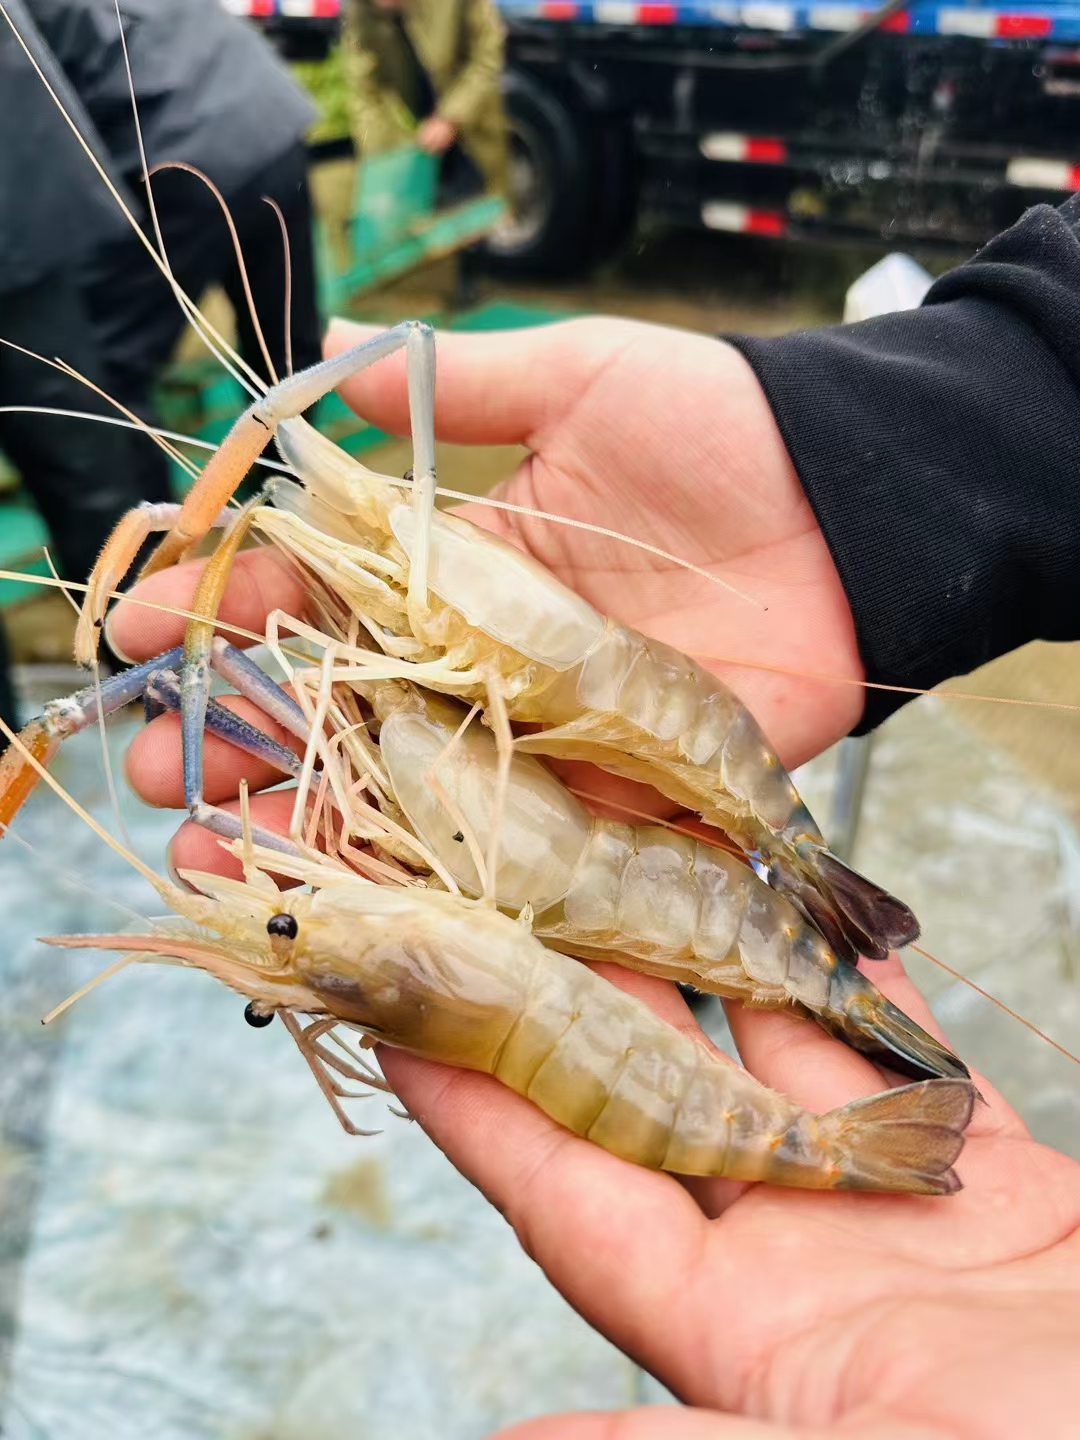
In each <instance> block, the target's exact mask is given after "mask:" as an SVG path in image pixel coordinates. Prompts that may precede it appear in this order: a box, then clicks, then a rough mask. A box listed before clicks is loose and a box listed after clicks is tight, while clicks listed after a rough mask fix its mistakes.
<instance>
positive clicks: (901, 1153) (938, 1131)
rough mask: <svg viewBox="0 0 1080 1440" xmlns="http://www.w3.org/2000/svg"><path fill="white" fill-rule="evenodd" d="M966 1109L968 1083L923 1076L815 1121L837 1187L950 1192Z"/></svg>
mask: <svg viewBox="0 0 1080 1440" xmlns="http://www.w3.org/2000/svg"><path fill="white" fill-rule="evenodd" d="M974 1106H975V1087H974V1086H973V1085H972V1083H971V1081H970V1080H961V1079H955V1080H923V1081H920V1082H919V1083H917V1084H915V1085H905V1086H903V1087H902V1088H901V1089H899V1090H888V1091H886V1092H885V1094H883V1095H871V1096H870V1097H869V1098H868V1099H866V1100H856V1101H853V1102H852V1103H851V1104H850V1105H845V1106H843V1107H842V1108H841V1109H839V1110H833V1111H830V1113H829V1114H828V1115H825V1116H823V1117H822V1119H821V1121H820V1124H821V1127H822V1132H823V1135H824V1136H825V1138H826V1140H827V1143H829V1144H830V1145H831V1147H832V1148H833V1150H834V1153H835V1154H836V1157H837V1162H838V1164H839V1165H840V1167H841V1176H840V1179H839V1182H838V1187H837V1188H839V1189H842V1190H878V1191H892V1192H894V1193H897V1194H907V1195H955V1194H956V1192H957V1191H958V1190H960V1189H962V1188H963V1187H962V1184H961V1181H960V1178H959V1176H958V1175H957V1174H956V1171H955V1170H954V1169H953V1163H954V1162H955V1160H956V1159H957V1157H958V1156H959V1154H960V1151H961V1150H962V1149H963V1146H964V1130H965V1129H966V1128H967V1125H968V1122H969V1121H970V1120H971V1114H972V1110H973V1109H974Z"/></svg>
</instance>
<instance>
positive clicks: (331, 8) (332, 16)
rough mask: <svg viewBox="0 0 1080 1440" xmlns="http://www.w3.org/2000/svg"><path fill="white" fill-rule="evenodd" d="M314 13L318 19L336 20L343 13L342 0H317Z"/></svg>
mask: <svg viewBox="0 0 1080 1440" xmlns="http://www.w3.org/2000/svg"><path fill="white" fill-rule="evenodd" d="M314 13H315V18H316V19H317V20H336V19H337V17H338V16H339V15H340V14H341V0H315V6H314Z"/></svg>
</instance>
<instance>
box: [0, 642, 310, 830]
mask: <svg viewBox="0 0 1080 1440" xmlns="http://www.w3.org/2000/svg"><path fill="white" fill-rule="evenodd" d="M182 659H183V648H182V646H179V645H177V646H176V647H175V648H174V649H172V650H166V651H165V652H164V654H162V655H156V656H154V657H153V658H152V659H150V660H146V661H144V662H143V663H142V664H141V665H133V666H131V668H130V669H128V670H124V671H122V672H121V673H120V674H119V675H112V676H109V677H108V678H107V679H105V680H102V681H101V684H100V686H98V685H88V686H86V687H85V688H84V689H82V690H78V691H76V692H75V693H74V694H72V695H68V696H66V697H64V698H62V699H58V700H51V701H50V702H49V703H48V704H47V705H46V706H45V709H44V711H43V712H42V714H41V715H39V716H37V717H35V718H34V719H33V720H31V721H30V722H29V723H28V724H27V725H26V727H25V728H24V730H23V731H22V734H21V735H20V737H19V738H20V739H21V741H22V743H23V745H25V746H26V747H27V748H28V749H29V750H30V752H31V753H32V754H33V755H35V756H36V757H37V759H38V760H39V761H41V762H42V763H43V764H47V763H48V762H49V761H50V760H51V759H52V757H53V756H54V755H55V753H56V751H57V749H58V748H59V747H60V745H61V744H62V743H63V741H64V740H66V739H67V738H68V737H69V736H71V735H76V734H78V733H79V732H80V731H82V730H85V729H87V728H88V727H89V726H91V725H94V724H96V723H97V721H98V719H99V717H100V716H102V715H112V714H114V713H115V712H116V711H118V710H122V709H123V708H124V706H125V705H129V704H131V702H132V701H134V700H138V699H139V698H140V697H142V699H143V700H144V702H145V704H146V710H147V716H148V718H152V717H153V716H154V715H156V714H159V713H161V712H162V711H164V710H172V711H179V710H180V709H181V707H182V682H181V680H180V678H179V675H178V667H179V666H180V665H181V662H182ZM210 665H211V668H212V669H213V670H214V671H215V672H216V673H217V674H218V675H220V676H221V677H222V679H224V680H226V681H227V682H228V683H229V684H231V685H232V686H233V687H234V688H235V689H236V690H237V691H238V692H239V693H240V694H241V695H244V696H246V697H247V698H248V699H250V700H252V701H254V702H255V703H256V704H257V705H259V706H260V707H261V709H263V710H264V711H265V712H266V713H267V714H268V715H270V716H271V717H272V718H273V719H275V720H277V721H278V723H279V724H281V725H283V726H284V727H285V728H286V729H288V730H290V731H291V732H292V733H293V734H294V735H296V736H297V737H298V738H299V739H301V740H304V741H306V740H307V738H308V724H307V720H306V719H305V717H304V712H303V711H302V710H301V709H300V707H299V705H297V703H296V701H295V700H293V699H292V697H291V696H290V695H287V694H286V693H285V691H284V690H283V689H282V688H281V686H280V685H278V684H276V683H275V682H274V681H273V680H271V679H270V677H269V676H268V675H267V674H266V673H265V671H263V670H261V669H260V668H259V666H258V665H256V664H255V662H254V661H253V660H251V659H250V658H249V657H248V656H246V655H244V654H243V652H242V651H240V650H237V649H236V647H235V646H232V645H230V644H229V643H228V642H227V641H225V640H224V639H222V638H221V637H220V636H219V637H217V638H216V639H215V641H214V644H213V647H212V651H211V659H210ZM204 723H205V728H206V730H208V731H209V732H210V733H211V734H212V735H216V736H218V738H219V739H222V740H225V741H226V742H227V743H228V744H230V745H233V746H235V747H236V748H237V749H238V750H243V751H244V752H246V753H247V754H249V755H254V756H255V757H256V758H257V759H260V760H263V761H265V762H266V763H267V764H270V765H273V766H274V767H275V768H276V769H278V770H281V771H282V773H283V774H287V775H293V776H295V775H298V774H299V772H300V766H301V762H300V760H299V759H298V757H297V756H296V755H295V754H294V753H293V751H292V750H290V749H288V747H287V746H285V745H281V744H280V743H279V742H278V741H276V740H274V739H273V738H272V737H271V736H269V735H267V734H266V733H265V732H264V731H262V730H260V729H258V727H257V726H255V725H251V724H249V723H248V722H247V721H246V720H244V719H242V718H241V717H240V716H239V715H236V714H234V713H233V712H232V711H231V710H228V709H226V708H225V707H224V706H222V705H219V704H217V703H216V702H215V701H213V700H211V701H209V702H208V704H207V708H206V714H205V722H204ZM37 779H38V775H37V772H36V771H35V770H34V769H33V768H32V767H31V766H30V765H29V764H27V763H26V762H25V760H24V758H23V756H22V753H21V751H20V750H19V748H18V747H17V746H12V747H11V749H9V750H8V751H7V753H6V754H5V755H4V757H3V759H2V760H0V828H2V827H3V826H6V825H9V824H10V823H11V821H12V820H13V819H14V818H15V815H16V814H17V813H18V811H19V809H20V807H21V806H22V804H23V802H24V801H25V799H26V798H27V796H28V795H29V794H30V792H31V790H32V789H33V788H34V785H35V784H36V782H37ZM195 818H198V817H195ZM228 818H229V821H230V828H231V822H232V818H233V817H231V816H230V817H228ZM229 838H232V837H231V836H230V837H229Z"/></svg>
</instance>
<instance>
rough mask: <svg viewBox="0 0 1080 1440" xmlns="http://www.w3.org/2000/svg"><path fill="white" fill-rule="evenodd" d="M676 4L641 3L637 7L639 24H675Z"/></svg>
mask: <svg viewBox="0 0 1080 1440" xmlns="http://www.w3.org/2000/svg"><path fill="white" fill-rule="evenodd" d="M676 9H677V7H676V6H674V5H639V6H638V7H637V18H638V24H639V25H674V24H675V12H676Z"/></svg>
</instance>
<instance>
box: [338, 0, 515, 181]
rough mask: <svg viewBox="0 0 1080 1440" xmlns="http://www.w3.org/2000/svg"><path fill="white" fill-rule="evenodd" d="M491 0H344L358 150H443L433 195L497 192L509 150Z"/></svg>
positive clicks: (499, 31) (501, 51)
mask: <svg viewBox="0 0 1080 1440" xmlns="http://www.w3.org/2000/svg"><path fill="white" fill-rule="evenodd" d="M505 44H506V32H505V28H504V26H503V22H502V20H501V18H500V16H499V13H498V11H497V10H496V8H495V5H494V4H493V3H492V0H345V5H344V25H343V29H342V52H343V57H344V62H345V76H346V79H347V81H348V85H349V105H350V111H351V115H352V127H353V139H354V142H355V145H356V150H357V154H358V155H359V156H361V157H363V156H365V155H378V154H380V153H382V152H383V151H386V150H392V149H394V148H395V147H396V146H399V145H405V144H410V143H411V144H416V145H419V147H420V148H421V149H422V150H426V151H427V152H428V153H429V154H431V155H440V156H442V157H443V158H442V165H441V167H440V184H439V198H440V203H453V202H455V201H457V200H462V199H465V198H466V197H467V196H468V195H469V194H471V193H478V192H479V191H481V190H485V189H486V190H489V191H491V192H493V193H497V194H501V193H503V192H505V190H506V187H507V179H508V170H509V152H508V149H507V139H506V116H505V113H504V111H503V103H502V94H501V91H500V77H501V74H502V68H503V60H504V55H505Z"/></svg>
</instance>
